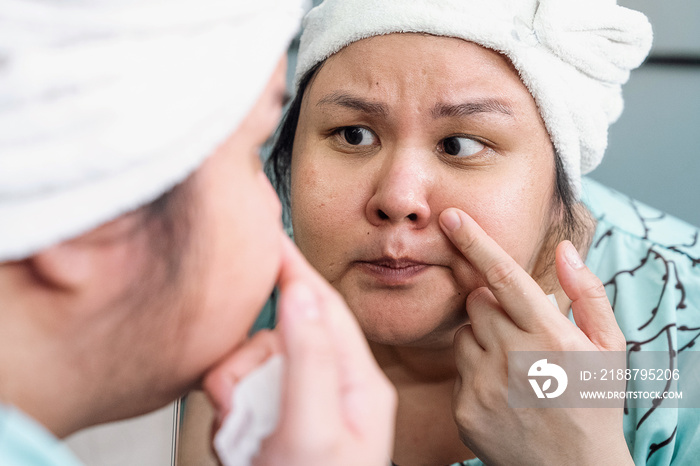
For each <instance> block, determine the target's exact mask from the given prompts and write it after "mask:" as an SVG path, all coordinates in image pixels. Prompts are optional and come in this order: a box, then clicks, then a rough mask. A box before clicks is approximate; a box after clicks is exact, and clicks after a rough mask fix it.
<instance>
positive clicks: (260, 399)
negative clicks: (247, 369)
mask: <svg viewBox="0 0 700 466" xmlns="http://www.w3.org/2000/svg"><path fill="white" fill-rule="evenodd" d="M283 373H284V358H283V357H282V356H281V355H275V356H272V357H270V359H268V360H267V361H266V362H265V364H263V365H262V366H261V367H259V368H258V369H256V370H255V371H253V372H251V373H250V374H249V375H248V376H247V377H245V378H244V379H243V380H241V381H240V382H239V383H238V385H237V386H236V387H235V388H234V390H233V393H232V394H231V413H230V414H229V415H228V417H227V418H226V419H225V420H224V423H223V425H222V426H221V429H219V431H218V432H217V433H216V437H214V448H216V453H217V454H218V456H219V459H220V460H221V462H222V464H223V465H224V466H249V465H250V464H251V463H252V460H253V458H255V455H256V454H257V453H258V451H259V450H260V444H261V443H262V441H263V440H264V439H265V437H267V436H269V435H270V434H271V433H272V432H273V431H274V430H275V428H276V427H277V421H278V420H279V412H280V402H281V398H282V375H283Z"/></svg>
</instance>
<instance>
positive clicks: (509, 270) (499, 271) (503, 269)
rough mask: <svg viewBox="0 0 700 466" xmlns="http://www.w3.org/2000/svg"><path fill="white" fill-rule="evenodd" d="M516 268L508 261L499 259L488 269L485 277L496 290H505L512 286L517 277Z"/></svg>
mask: <svg viewBox="0 0 700 466" xmlns="http://www.w3.org/2000/svg"><path fill="white" fill-rule="evenodd" d="M516 272H517V271H516V269H515V267H513V264H512V263H510V262H507V261H498V262H496V263H495V264H493V265H491V266H490V267H489V268H488V269H486V273H485V274H484V278H486V281H487V282H488V283H489V285H491V287H493V289H495V290H499V291H500V290H505V289H507V288H510V287H512V286H513V285H514V284H515V281H516V279H517V274H516Z"/></svg>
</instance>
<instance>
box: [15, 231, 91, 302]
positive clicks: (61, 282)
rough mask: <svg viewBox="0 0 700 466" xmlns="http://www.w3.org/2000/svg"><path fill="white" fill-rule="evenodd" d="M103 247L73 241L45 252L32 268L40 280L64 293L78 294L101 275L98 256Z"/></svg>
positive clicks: (34, 259) (32, 262)
mask: <svg viewBox="0 0 700 466" xmlns="http://www.w3.org/2000/svg"><path fill="white" fill-rule="evenodd" d="M98 250H99V248H94V247H91V245H89V244H86V242H83V241H79V240H77V241H76V240H71V241H66V242H63V243H59V244H57V245H55V246H51V247H50V248H48V249H45V250H43V251H41V252H39V253H37V254H35V255H34V256H32V257H31V258H30V259H28V265H29V266H30V268H31V271H32V273H33V275H34V276H35V277H36V279H37V280H39V281H41V282H42V283H43V284H44V285H45V286H48V287H50V288H53V289H58V290H62V291H69V292H70V291H76V290H78V289H80V288H82V287H84V286H88V285H89V282H90V280H91V278H92V277H93V276H94V275H95V274H96V273H97V271H96V270H95V268H96V267H97V266H98V262H99V261H97V260H95V254H96V253H99V251H98Z"/></svg>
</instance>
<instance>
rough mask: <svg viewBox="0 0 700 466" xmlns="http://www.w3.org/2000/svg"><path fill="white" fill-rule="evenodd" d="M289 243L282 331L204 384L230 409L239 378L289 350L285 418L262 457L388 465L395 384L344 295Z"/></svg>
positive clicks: (294, 462) (256, 340)
mask: <svg viewBox="0 0 700 466" xmlns="http://www.w3.org/2000/svg"><path fill="white" fill-rule="evenodd" d="M284 243H285V244H284V258H283V264H282V270H281V273H280V277H279V280H278V286H279V289H280V300H279V305H278V312H279V320H280V321H279V327H278V330H277V331H275V332H265V333H263V334H261V336H256V337H253V339H252V340H251V341H250V342H249V344H247V345H245V346H244V347H242V348H241V349H240V350H239V351H238V352H236V353H235V354H233V355H232V356H231V358H230V359H229V360H228V361H226V362H224V363H223V364H222V365H221V366H220V367H219V368H217V369H215V370H214V371H212V372H211V373H210V374H209V375H208V376H207V378H206V379H205V382H204V387H205V389H206V391H207V392H208V394H209V396H210V398H211V399H212V401H213V403H214V405H215V407H216V408H217V409H218V410H219V411H220V412H222V413H225V412H227V411H228V409H230V407H229V406H228V400H229V398H230V393H231V390H232V389H233V387H234V385H235V383H236V382H237V381H238V380H240V379H241V378H242V377H244V376H245V375H246V374H247V373H249V372H250V371H252V370H253V369H254V368H255V367H257V366H259V365H260V364H262V363H263V362H264V361H265V360H266V359H267V358H268V357H269V356H270V355H271V354H273V353H276V352H279V351H281V352H283V353H284V354H285V356H286V369H285V379H284V386H283V390H284V391H283V394H282V405H281V413H280V422H279V425H278V427H277V430H276V431H275V432H274V433H273V434H272V435H271V436H270V437H268V438H267V439H266V440H265V441H264V442H263V445H262V448H261V451H260V454H259V455H258V456H257V457H256V460H255V464H256V465H258V466H262V465H270V466H272V465H285V466H308V465H324V466H326V465H329V466H334V465H338V466H340V465H347V466H354V465H359V464H361V465H381V466H384V465H386V464H387V463H388V461H389V458H390V453H391V447H392V444H393V433H394V416H395V411H396V393H395V390H394V388H393V386H392V385H391V384H390V383H389V381H388V380H387V378H386V377H385V376H384V374H383V373H382V372H381V370H380V369H379V367H378V366H377V364H376V362H375V361H374V358H373V357H372V354H371V352H370V350H369V347H368V346H367V343H366V341H365V338H364V336H363V334H362V332H361V331H360V328H359V326H358V324H357V322H356V321H355V319H354V317H353V316H352V314H351V313H350V311H349V310H348V308H347V306H346V305H345V302H344V301H343V300H342V298H341V297H340V295H339V294H338V293H337V292H336V291H335V290H334V289H333V288H331V287H330V285H328V283H326V282H325V280H323V278H321V276H320V275H318V273H317V272H316V271H315V270H314V269H313V268H312V267H311V266H310V265H309V264H308V263H307V262H306V260H305V259H304V258H303V257H302V256H301V255H300V253H299V252H298V250H297V249H296V247H295V246H294V245H293V244H292V242H291V241H290V240H289V239H288V238H286V237H285V239H284Z"/></svg>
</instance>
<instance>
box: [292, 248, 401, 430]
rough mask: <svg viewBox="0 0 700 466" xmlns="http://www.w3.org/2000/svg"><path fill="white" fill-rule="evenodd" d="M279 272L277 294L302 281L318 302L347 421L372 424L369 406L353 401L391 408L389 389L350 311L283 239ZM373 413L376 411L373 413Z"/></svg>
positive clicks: (389, 386) (355, 423)
mask: <svg viewBox="0 0 700 466" xmlns="http://www.w3.org/2000/svg"><path fill="white" fill-rule="evenodd" d="M283 255H284V258H283V263H282V271H281V273H280V276H279V279H278V286H279V287H280V291H281V293H284V292H285V290H286V289H287V288H289V287H291V285H292V284H293V283H295V282H297V281H302V282H304V283H305V284H306V285H307V286H308V287H309V288H310V289H311V290H312V292H313V294H314V297H315V298H316V299H317V300H318V304H319V311H320V313H321V315H322V316H323V317H322V319H323V321H324V322H326V324H327V325H328V328H329V330H330V333H331V337H332V341H333V347H334V350H335V353H336V357H337V362H338V368H339V376H340V384H341V390H342V391H343V393H344V397H343V402H344V403H349V404H350V405H353V406H352V407H346V409H345V410H344V411H345V414H346V415H347V416H349V419H348V421H349V422H351V423H352V424H354V425H355V426H357V425H359V424H363V423H365V424H366V423H371V422H374V421H373V419H375V418H374V417H373V416H374V415H373V414H372V413H371V412H363V409H364V410H365V411H366V409H367V406H369V405H370V403H364V406H356V405H357V404H358V403H357V402H356V400H357V399H358V398H360V399H368V398H369V399H381V400H382V401H383V403H382V407H381V408H379V407H376V406H375V407H374V409H389V410H391V409H393V402H389V401H387V400H391V399H393V398H392V397H393V396H394V395H393V391H392V390H393V389H392V388H391V385H390V384H389V382H388V380H387V379H386V377H385V376H384V374H383V373H382V372H381V370H380V369H379V366H378V365H377V363H376V361H375V359H374V356H373V355H372V352H371V351H370V348H369V345H368V344H367V340H366V339H365V337H364V334H363V333H362V329H361V328H360V325H359V324H358V322H357V320H356V319H355V317H354V315H353V314H352V313H351V312H350V310H349V309H348V307H347V305H346V304H345V301H344V300H343V298H342V297H341V296H340V294H339V293H338V292H337V291H336V290H335V289H334V288H333V287H331V285H330V284H329V283H328V282H327V281H326V280H325V279H324V278H323V277H321V275H320V274H319V273H318V272H317V271H316V270H315V269H314V268H313V267H311V265H310V264H309V263H308V262H307V261H306V259H304V257H303V256H302V255H301V253H300V252H299V250H298V249H297V248H296V246H295V245H294V244H293V243H292V242H291V240H289V239H285V241H284V247H283ZM360 404H362V403H360ZM374 414H376V412H375V413H374Z"/></svg>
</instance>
